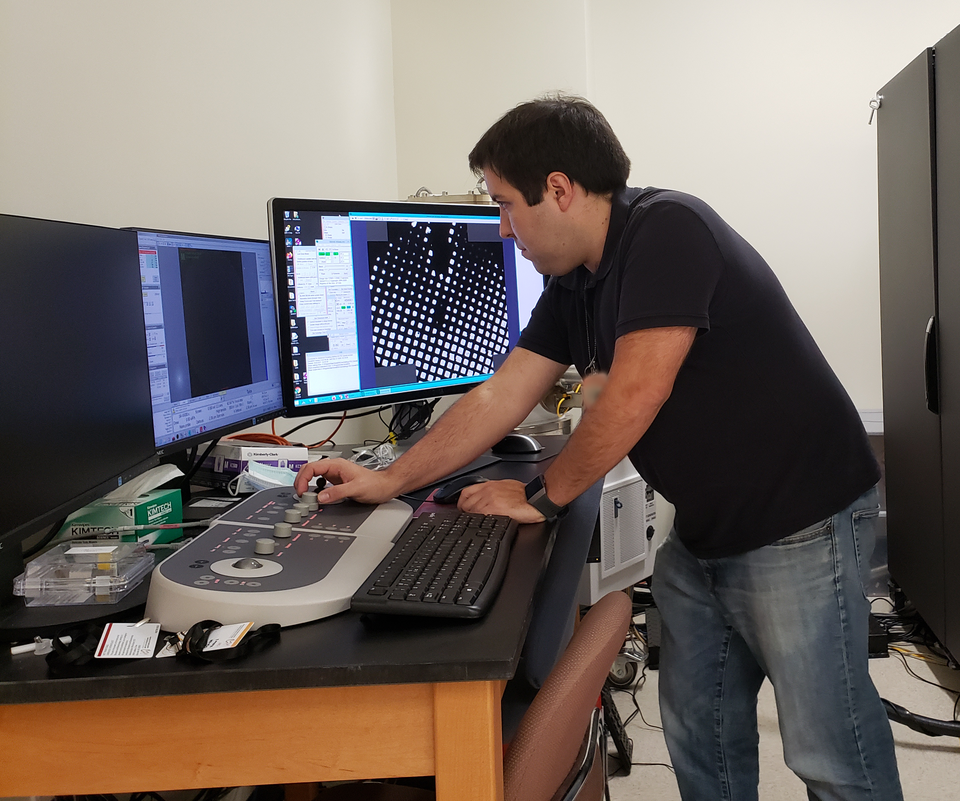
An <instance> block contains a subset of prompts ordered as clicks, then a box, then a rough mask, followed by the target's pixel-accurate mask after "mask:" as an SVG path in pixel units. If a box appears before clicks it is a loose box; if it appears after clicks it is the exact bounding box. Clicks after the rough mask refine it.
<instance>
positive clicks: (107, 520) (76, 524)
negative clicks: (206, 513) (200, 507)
mask: <svg viewBox="0 0 960 801" xmlns="http://www.w3.org/2000/svg"><path fill="white" fill-rule="evenodd" d="M182 522H183V502H182V500H181V497H180V490H178V489H161V490H151V491H150V492H147V493H145V494H144V495H141V496H139V497H137V498H133V499H130V500H117V501H114V500H109V499H107V498H101V499H100V500H97V501H94V502H93V503H90V504H87V505H86V506H84V507H83V508H82V509H79V510H78V511H76V512H74V513H73V514H72V515H70V517H68V518H67V522H66V523H64V525H63V528H61V529H60V533H59V535H58V536H60V537H71V538H74V537H84V538H86V539H98V540H119V541H121V542H138V541H139V542H145V543H154V544H162V543H165V542H172V541H174V540H178V539H180V537H182V536H183V531H182V530H181V529H177V528H174V529H161V530H159V531H150V530H149V529H147V530H144V531H124V532H119V533H116V532H115V533H113V534H106V533H104V532H105V531H106V530H107V529H111V528H118V527H120V526H134V525H150V524H156V525H159V524H161V523H182Z"/></svg>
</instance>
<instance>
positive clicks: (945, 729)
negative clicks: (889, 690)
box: [880, 698, 960, 737]
mask: <svg viewBox="0 0 960 801" xmlns="http://www.w3.org/2000/svg"><path fill="white" fill-rule="evenodd" d="M880 700H881V701H882V702H883V708H884V709H885V710H886V711H887V717H888V718H889V719H890V720H892V721H894V722H895V723H900V724H902V725H904V726H906V727H907V728H910V729H913V730H914V731H918V732H920V733H921V734H926V735H927V736H929V737H960V723H958V722H957V721H951V720H935V719H933V718H928V717H925V716H923V715H915V714H914V713H913V712H910V711H909V710H907V709H904V708H903V707H902V706H898V705H897V704H893V703H891V702H890V701H888V700H887V699H886V698H881V699H880Z"/></svg>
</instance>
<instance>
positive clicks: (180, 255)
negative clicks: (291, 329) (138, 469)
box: [135, 229, 283, 456]
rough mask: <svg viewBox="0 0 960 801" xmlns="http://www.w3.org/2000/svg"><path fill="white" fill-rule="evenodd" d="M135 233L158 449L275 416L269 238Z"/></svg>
mask: <svg viewBox="0 0 960 801" xmlns="http://www.w3.org/2000/svg"><path fill="white" fill-rule="evenodd" d="M135 230H136V239H137V243H138V245H139V252H140V279H141V281H142V290H143V292H142V295H143V303H142V309H143V322H144V323H145V325H146V330H147V352H148V354H149V360H150V392H151V398H152V402H153V437H154V445H155V447H156V448H157V450H158V452H159V453H160V455H161V456H165V455H167V454H171V453H175V452H177V451H181V450H184V449H185V448H188V447H192V446H195V445H197V444H199V443H202V442H208V441H211V440H214V439H216V438H218V437H221V436H223V435H225V434H229V433H232V432H234V431H239V430H240V429H242V428H247V427H249V426H252V425H255V424H257V423H262V422H264V421H266V420H271V419H273V418H275V417H277V416H279V415H280V414H281V412H282V411H283V397H282V394H281V391H280V355H279V351H278V344H277V311H276V302H275V300H274V284H273V276H272V272H271V267H270V246H269V244H268V243H267V242H265V241H263V240H258V239H240V238H233V237H221V236H206V235H202V234H189V233H179V232H171V231H155V230H148V229H135Z"/></svg>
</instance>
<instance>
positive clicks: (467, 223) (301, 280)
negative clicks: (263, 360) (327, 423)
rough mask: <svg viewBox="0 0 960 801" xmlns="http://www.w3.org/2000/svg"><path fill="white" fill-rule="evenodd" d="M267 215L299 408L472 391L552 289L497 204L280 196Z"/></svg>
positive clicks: (284, 350)
mask: <svg viewBox="0 0 960 801" xmlns="http://www.w3.org/2000/svg"><path fill="white" fill-rule="evenodd" d="M268 219H269V222H270V229H271V230H270V240H271V247H272V251H273V263H274V277H275V279H276V282H277V303H278V309H279V318H280V349H281V356H282V370H283V394H284V401H285V405H286V413H287V415H288V416H296V415H305V414H318V413H319V412H321V411H334V410H340V409H348V408H353V407H357V406H373V405H377V404H386V403H390V404H393V403H400V402H404V401H411V400H417V399H423V398H432V397H436V396H439V395H446V394H451V393H460V392H465V391H466V390H468V389H470V388H471V387H473V386H475V385H476V384H478V383H480V382H481V381H483V380H485V379H486V378H489V376H490V375H491V374H492V373H493V372H494V370H495V369H496V368H497V367H498V366H499V365H500V364H501V363H502V361H503V359H504V358H505V357H506V355H507V353H508V352H509V351H510V349H511V348H512V347H513V345H514V344H515V343H516V341H517V338H518V337H519V336H520V331H521V330H522V328H523V326H524V325H525V324H526V322H527V320H528V319H529V316H530V311H531V309H532V308H533V305H534V304H535V303H536V301H537V299H538V298H539V297H540V293H541V292H542V290H543V279H542V277H541V276H540V275H539V274H538V273H537V272H536V271H535V270H534V268H533V265H532V264H530V262H528V261H527V260H526V259H525V258H523V257H521V256H520V254H519V250H518V249H517V248H516V246H515V244H514V243H513V241H512V240H504V239H501V237H500V233H499V209H498V208H497V207H496V206H490V205H481V204H477V205H457V204H445V203H415V202H408V203H399V202H373V201H342V200H305V199H290V198H274V199H272V200H271V201H270V202H269V204H268Z"/></svg>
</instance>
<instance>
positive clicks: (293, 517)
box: [283, 509, 302, 523]
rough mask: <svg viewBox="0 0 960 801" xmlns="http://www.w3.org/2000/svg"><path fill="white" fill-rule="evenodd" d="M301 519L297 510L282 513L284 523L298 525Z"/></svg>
mask: <svg viewBox="0 0 960 801" xmlns="http://www.w3.org/2000/svg"><path fill="white" fill-rule="evenodd" d="M301 517H302V515H301V514H300V510H299V509H286V510H285V511H284V513H283V521H284V522H285V523H299V522H300V520H301Z"/></svg>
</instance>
